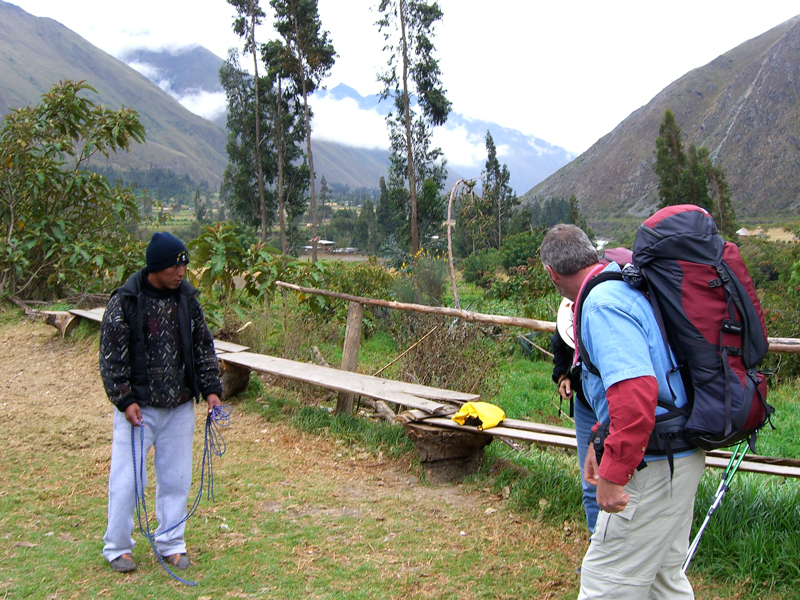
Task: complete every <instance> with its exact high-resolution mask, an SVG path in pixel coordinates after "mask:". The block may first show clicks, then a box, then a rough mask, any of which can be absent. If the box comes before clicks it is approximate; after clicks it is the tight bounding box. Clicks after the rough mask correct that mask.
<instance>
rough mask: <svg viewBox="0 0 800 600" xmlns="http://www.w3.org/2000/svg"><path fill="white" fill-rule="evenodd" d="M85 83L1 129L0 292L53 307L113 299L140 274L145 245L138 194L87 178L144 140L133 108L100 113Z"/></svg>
mask: <svg viewBox="0 0 800 600" xmlns="http://www.w3.org/2000/svg"><path fill="white" fill-rule="evenodd" d="M85 91H91V92H94V91H95V90H94V88H92V87H91V86H90V85H89V84H87V83H86V82H84V81H81V82H73V81H63V82H61V83H59V84H57V85H54V86H53V87H52V88H51V89H50V91H49V92H48V93H47V94H44V95H43V96H42V102H41V103H40V104H38V105H36V106H33V107H26V108H21V109H14V110H12V111H11V113H10V114H9V115H7V116H6V117H5V119H4V121H3V126H2V129H0V225H2V234H1V235H2V237H1V238H0V291H1V292H8V293H10V294H16V295H21V296H23V297H28V298H39V299H51V298H58V297H61V296H62V294H64V293H77V292H86V291H98V292H99V291H108V290H109V289H111V288H112V287H114V286H115V285H118V284H119V283H120V282H122V281H123V280H124V278H125V277H127V276H128V275H129V274H130V273H131V272H133V271H134V270H135V269H136V268H138V264H139V263H140V261H141V258H142V244H141V243H140V242H138V241H137V240H135V239H134V238H133V237H132V235H131V233H130V231H129V230H128V227H135V226H136V223H137V222H138V219H139V213H138V208H137V203H136V198H135V197H134V195H133V193H132V192H131V190H130V189H127V188H122V187H119V186H115V187H111V186H110V185H109V183H108V181H107V180H106V178H105V177H103V176H102V175H98V174H97V173H92V172H90V171H88V170H87V168H86V167H87V164H88V163H89V161H90V159H91V158H92V157H94V156H96V155H102V156H104V157H106V158H107V157H108V156H110V155H111V154H112V153H116V152H117V151H119V150H122V151H127V150H128V148H129V147H130V144H131V143H132V142H138V143H141V142H143V141H144V139H145V132H144V126H143V125H142V124H141V123H140V122H139V118H138V115H137V114H136V112H135V111H133V110H131V109H129V108H122V109H120V110H117V111H114V110H110V109H108V108H106V107H104V106H98V105H95V104H94V103H93V102H92V101H91V100H89V99H87V98H85V97H83V96H82V95H81V92H85Z"/></svg>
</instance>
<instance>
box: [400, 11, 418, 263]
mask: <svg viewBox="0 0 800 600" xmlns="http://www.w3.org/2000/svg"><path fill="white" fill-rule="evenodd" d="M405 7H406V3H405V0H399V3H398V11H397V12H398V13H399V14H400V38H401V44H402V46H403V110H404V112H405V122H406V155H407V156H408V160H407V163H408V198H409V202H410V203H411V254H412V255H413V256H416V255H417V252H419V230H418V228H417V181H416V177H415V175H414V141H413V139H412V137H411V100H410V98H409V96H408V44H407V42H406V17H405V10H406V9H405Z"/></svg>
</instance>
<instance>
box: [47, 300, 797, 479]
mask: <svg viewBox="0 0 800 600" xmlns="http://www.w3.org/2000/svg"><path fill="white" fill-rule="evenodd" d="M103 312H104V309H103V308H95V309H92V310H88V311H86V310H80V309H73V310H70V311H50V312H47V311H42V314H44V315H45V321H46V322H48V323H49V324H51V325H54V326H55V327H57V328H59V330H60V331H61V334H62V336H66V335H68V334H69V332H70V331H71V330H72V329H74V327H75V325H77V322H78V321H79V319H80V318H87V319H90V320H93V321H97V322H100V321H102V317H103ZM770 341H771V342H772V344H775V343H776V342H777V347H776V348H775V350H777V351H783V352H787V351H788V352H792V351H796V349H795V348H796V344H797V341H798V340H795V339H777V338H776V339H774V340H772V339H771V340H770ZM214 347H215V350H216V352H217V356H218V357H219V359H220V362H221V365H222V380H223V389H224V391H223V397H224V398H228V397H231V396H234V395H236V394H237V393H238V392H239V391H241V390H243V389H244V388H245V387H246V386H247V381H248V380H249V375H250V371H257V372H260V373H267V374H270V375H275V376H278V377H284V378H287V379H292V380H295V381H302V382H305V383H309V384H312V385H317V386H320V387H323V388H326V389H330V390H334V391H337V392H340V393H343V394H352V395H357V396H365V397H367V398H372V399H374V400H382V401H385V402H390V403H392V404H395V405H398V406H404V407H408V408H409V409H410V410H406V411H405V412H403V413H401V414H400V415H398V417H396V420H397V421H398V422H400V423H401V424H402V425H403V426H404V427H405V429H406V432H407V433H408V435H409V437H410V438H411V439H412V441H414V444H415V447H416V449H417V455H418V456H419V457H420V461H421V462H422V463H423V466H424V467H425V470H426V471H427V472H428V475H429V476H430V477H431V479H432V480H434V481H437V480H438V481H449V480H452V479H457V478H459V477H461V476H463V475H466V474H468V473H472V472H474V471H476V470H477V469H478V468H479V467H480V464H481V463H482V460H483V453H484V448H485V446H486V445H487V444H488V443H489V442H490V441H491V440H492V438H494V437H503V438H508V439H515V440H520V441H525V442H531V443H536V444H543V445H549V446H555V447H561V448H572V449H574V448H575V447H576V441H575V431H574V430H573V429H570V428H566V427H558V426H553V425H545V424H541V423H531V422H528V421H522V420H518V419H506V420H505V421H503V423H502V424H501V425H500V426H498V427H494V428H491V429H488V430H484V431H479V430H478V429H477V428H476V427H470V426H465V425H459V424H457V423H456V422H454V421H453V420H452V419H451V418H450V416H451V415H452V414H453V413H455V412H456V411H457V410H458V405H460V404H463V403H465V402H470V401H476V400H479V399H480V397H479V396H478V395H476V394H465V393H462V392H456V391H452V390H444V389H440V388H433V387H429V386H424V385H418V384H413V383H406V382H402V381H394V380H389V379H382V378H379V377H373V376H370V375H363V374H360V373H356V372H352V371H342V370H339V369H334V368H331V367H322V366H319V365H314V364H309V363H301V362H296V361H291V360H287V359H283V358H277V357H274V356H267V355H263V354H255V353H251V352H248V350H249V348H247V347H246V346H241V345H238V344H233V343H230V342H223V341H220V340H214ZM770 349H771V350H772V349H773V348H770ZM729 459H730V453H729V452H722V451H712V452H708V453H707V455H706V466H708V467H713V468H725V467H726V466H727V464H728V460H729ZM739 469H740V470H741V471H746V472H753V473H763V474H768V475H778V476H783V477H794V478H800V461H798V460H793V459H781V458H773V457H764V456H755V455H747V456H745V458H744V460H743V461H742V464H741V465H740V467H739Z"/></svg>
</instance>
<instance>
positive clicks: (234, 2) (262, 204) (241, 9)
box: [228, 0, 268, 242]
mask: <svg viewBox="0 0 800 600" xmlns="http://www.w3.org/2000/svg"><path fill="white" fill-rule="evenodd" d="M258 1H259V0H228V4H230V5H231V6H233V7H234V8H236V12H237V14H238V15H239V16H238V17H237V19H236V20H235V21H234V22H233V30H234V31H235V32H236V34H237V35H238V36H239V37H241V38H244V40H245V44H244V50H245V52H249V53H250V54H252V55H253V74H254V77H253V79H252V81H253V88H254V93H253V101H254V111H253V120H254V124H255V140H256V143H255V144H253V151H254V158H255V164H256V174H257V177H256V180H257V184H258V199H259V205H258V206H259V214H260V215H261V241H262V242H263V241H266V239H267V232H268V218H267V202H266V194H265V192H264V167H263V163H262V160H261V115H260V114H259V112H260V111H259V93H258V46H257V44H256V25H259V24H260V23H261V19H262V18H263V17H265V16H266V15H265V14H264V11H263V10H261V7H260V6H259V5H258Z"/></svg>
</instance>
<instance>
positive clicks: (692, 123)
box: [522, 16, 800, 220]
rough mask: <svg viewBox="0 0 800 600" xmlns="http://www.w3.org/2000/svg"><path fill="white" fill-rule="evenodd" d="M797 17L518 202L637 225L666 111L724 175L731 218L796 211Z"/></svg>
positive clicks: (648, 203)
mask: <svg viewBox="0 0 800 600" xmlns="http://www.w3.org/2000/svg"><path fill="white" fill-rule="evenodd" d="M799 81H800V16H798V17H794V18H792V19H789V20H788V21H786V22H784V23H782V24H780V25H778V26H777V27H774V28H772V29H770V30H769V31H767V32H765V33H763V34H762V35H760V36H757V37H755V38H753V39H751V40H748V41H746V42H744V43H743V44H740V45H739V46H737V47H735V48H733V49H731V50H730V51H728V52H726V53H724V54H722V55H720V56H719V57H717V58H716V59H714V60H713V61H711V62H710V63H708V64H707V65H704V66H702V67H699V68H697V69H694V70H692V71H690V72H689V73H687V74H686V75H684V76H683V77H681V78H679V79H678V80H676V81H674V82H673V83H671V84H670V85H668V86H667V87H665V88H664V89H663V90H662V91H661V92H659V93H658V94H656V96H654V97H653V99H652V100H651V101H650V102H648V103H647V104H646V105H644V106H642V107H640V108H638V109H637V110H635V111H633V112H632V113H631V114H630V115H629V116H628V117H627V118H626V119H625V120H624V121H622V122H621V123H620V124H619V125H617V126H616V127H615V128H614V129H613V130H612V131H611V132H609V133H608V134H606V135H605V136H603V137H602V138H600V139H599V140H598V141H597V142H596V143H595V144H593V145H592V146H591V147H590V148H589V149H588V150H587V151H586V152H584V153H583V154H581V155H580V156H578V157H577V158H576V159H575V160H574V161H572V162H571V163H569V164H567V165H565V166H564V167H562V168H561V169H559V170H558V171H556V172H555V173H553V174H552V175H550V176H549V177H548V178H546V179H545V180H544V181H542V182H541V183H539V184H537V185H536V186H534V187H533V188H532V189H531V190H529V191H528V192H526V193H525V194H524V195H523V197H522V201H523V203H529V202H533V201H542V200H545V199H548V198H550V197H565V198H568V197H570V196H571V195H573V194H574V195H575V196H576V197H577V198H578V201H579V204H580V206H581V210H582V211H583V212H584V213H585V214H586V215H587V216H589V217H590V218H593V219H600V220H602V219H605V218H609V217H611V218H613V217H620V216H635V217H643V216H645V215H647V214H649V213H651V212H652V211H653V209H654V208H655V207H656V205H657V204H658V178H657V176H656V174H655V172H654V171H653V165H654V163H655V155H654V151H655V140H656V138H657V137H658V129H659V125H660V122H661V120H662V119H663V116H664V113H665V111H666V110H667V109H670V110H671V111H672V112H673V114H674V115H675V119H676V122H677V123H678V125H679V126H680V127H681V130H682V132H683V134H684V144H685V145H687V146H688V143H689V142H694V143H695V144H696V145H697V146H698V147H699V146H706V147H707V148H708V149H709V151H710V152H711V155H712V157H713V158H714V159H715V160H717V161H720V162H721V164H722V165H723V167H724V168H725V169H726V173H727V179H728V183H729V185H730V188H731V195H732V201H733V205H734V208H735V209H736V211H737V214H738V215H740V216H745V217H751V218H752V217H754V216H756V215H764V214H768V213H780V214H785V213H786V212H790V211H794V210H796V209H797V208H798V207H800V178H798V177H797V174H798V173H800V120H799V119H797V106H798V104H799V103H800V102H799V101H800V98H798V82H799Z"/></svg>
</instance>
